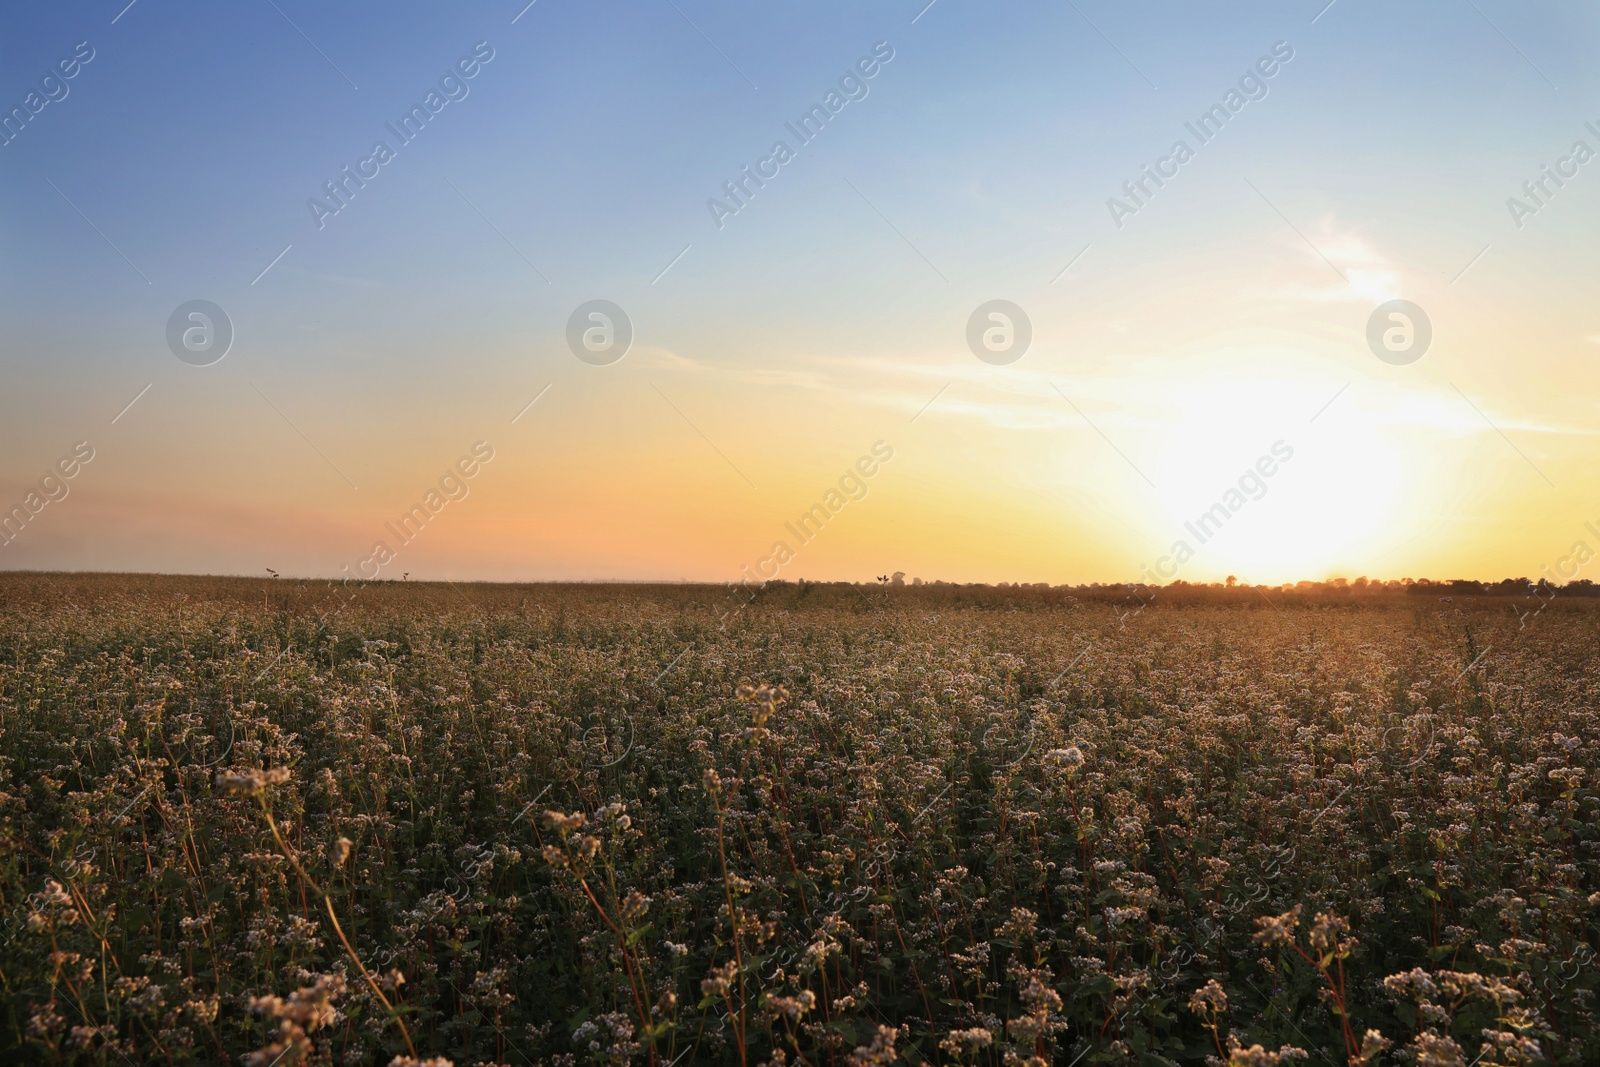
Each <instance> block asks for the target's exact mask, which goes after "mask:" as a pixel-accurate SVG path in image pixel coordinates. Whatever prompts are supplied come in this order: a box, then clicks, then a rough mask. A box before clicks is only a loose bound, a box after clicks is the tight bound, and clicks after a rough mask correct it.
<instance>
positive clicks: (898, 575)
mask: <svg viewBox="0 0 1600 1067" xmlns="http://www.w3.org/2000/svg"><path fill="white" fill-rule="evenodd" d="M889 584H890V585H892V586H894V587H896V588H899V587H900V586H902V585H905V584H906V572H905V571H895V572H894V577H893V578H890V579H889Z"/></svg>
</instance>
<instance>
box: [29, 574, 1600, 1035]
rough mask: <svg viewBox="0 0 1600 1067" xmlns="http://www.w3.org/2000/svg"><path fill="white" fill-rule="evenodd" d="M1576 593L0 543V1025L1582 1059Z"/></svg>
mask: <svg viewBox="0 0 1600 1067" xmlns="http://www.w3.org/2000/svg"><path fill="white" fill-rule="evenodd" d="M1141 603H1144V604H1145V606H1143V607H1142V609H1141V607H1140V605H1141ZM1597 609H1600V602H1597V601H1595V600H1584V599H1577V598H1571V599H1568V598H1562V597H1556V598H1554V599H1552V600H1551V601H1550V602H1549V604H1548V606H1545V607H1544V610H1542V611H1539V612H1537V613H1527V612H1522V613H1520V614H1519V611H1518V610H1516V609H1514V607H1513V606H1512V605H1509V604H1507V603H1505V602H1504V601H1497V600H1495V599H1493V598H1470V599H1469V598H1463V597H1459V596H1457V597H1453V598H1451V599H1450V600H1449V601H1443V600H1440V599H1439V598H1436V597H1432V596H1428V597H1418V596H1409V597H1408V596H1405V595H1401V594H1394V593H1387V592H1385V593H1379V594H1371V595H1367V596H1361V597H1358V596H1355V595H1353V594H1350V593H1348V592H1343V591H1340V592H1329V591H1318V592H1315V593H1301V594H1296V593H1294V592H1286V591H1282V590H1274V591H1271V592H1270V593H1269V592H1264V591H1261V590H1248V589H1239V590H1210V591H1208V590H1194V589H1190V590H1170V591H1169V590H1163V591H1161V592H1160V594H1159V595H1157V596H1155V597H1154V598H1153V599H1150V598H1148V597H1146V598H1145V601H1143V602H1141V601H1138V600H1134V599H1133V598H1132V597H1130V596H1129V595H1127V594H1126V593H1123V592H1119V591H1117V590H1114V589H1093V590H1089V589H1081V590H1069V589H1045V588H1042V587H1035V588H990V587H974V586H944V585H941V586H934V587H927V586H924V587H920V588H914V589H913V588H879V587H866V586H850V585H799V586H796V585H781V586H769V587H768V588H766V589H765V590H763V591H761V592H760V593H759V594H758V595H756V596H755V598H754V599H753V600H751V601H749V602H748V603H744V602H743V600H742V598H741V599H740V600H730V599H729V598H728V597H727V596H726V594H725V593H724V591H723V590H721V589H718V588H714V587H709V586H606V585H594V586H575V585H566V586H555V585H546V586H510V585H504V586H489V585H449V584H441V585H432V584H429V585H418V584H401V583H384V584H376V585H368V586H365V587H362V588H356V587H355V586H351V587H349V588H348V589H334V588H330V587H329V586H328V585H327V584H326V583H314V582H299V581H289V580H280V581H265V582H264V581H256V580H247V579H200V578H195V579H187V578H134V577H113V576H66V575H49V576H45V575H26V574H13V575H9V576H5V577H0V909H3V914H0V918H3V926H0V991H3V1004H4V1009H3V1018H0V1061H4V1062H6V1063H39V1064H56V1063H60V1064H69V1063H70V1064H90V1063H93V1064H110V1065H116V1064H126V1063H132V1064H145V1063H211V1064H223V1063H232V1064H237V1063H245V1064H249V1065H251V1067H270V1065H278V1064H282V1065H288V1064H295V1063H301V1062H309V1063H316V1064H380V1065H388V1064H390V1063H394V1062H398V1063H401V1064H415V1063H425V1064H442V1063H444V1062H446V1061H448V1062H449V1063H452V1064H455V1065H458V1067H466V1065H476V1064H484V1065H488V1064H508V1065H523V1064H552V1065H557V1064H559V1065H578V1064H591V1063H594V1064H616V1065H623V1064H637V1065H645V1064H649V1065H652V1067H668V1065H671V1064H690V1063H717V1064H724V1065H733V1064H737V1065H739V1067H756V1065H768V1064H770V1065H784V1064H805V1065H811V1067H856V1065H865V1064H887V1063H891V1062H898V1061H901V1060H904V1061H906V1062H909V1063H913V1064H914V1063H921V1062H933V1063H952V1064H953V1063H966V1064H994V1065H999V1064H1005V1065H1022V1064H1029V1065H1034V1064H1039V1065H1043V1064H1055V1065H1061V1067H1067V1065H1072V1064H1084V1065H1087V1064H1102V1063H1128V1064H1169V1063H1206V1062H1209V1063H1234V1064H1273V1063H1279V1062H1284V1063H1287V1062H1290V1061H1297V1062H1298V1061H1304V1062H1306V1063H1309V1064H1316V1063H1326V1064H1345V1063H1362V1064H1398V1063H1415V1064H1431V1065H1449V1064H1454V1065H1459V1067H1466V1065H1468V1064H1476V1065H1484V1067H1488V1065H1491V1064H1522V1063H1546V1062H1548V1063H1558V1064H1579V1063H1595V1062H1600V1018H1597V1015H1596V1003H1595V996H1596V990H1597V988H1600V968H1597V967H1596V963H1597V962H1600V952H1597V947H1600V794H1597V792H1596V782H1595V771H1596V768H1597V766H1600V715H1597V711H1600V640H1597V638H1600V614H1597V613H1596V611H1597Z"/></svg>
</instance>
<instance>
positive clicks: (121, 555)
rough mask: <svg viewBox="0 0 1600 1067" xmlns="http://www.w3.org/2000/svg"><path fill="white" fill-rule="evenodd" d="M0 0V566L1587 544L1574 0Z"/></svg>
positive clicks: (1555, 554) (880, 557)
mask: <svg viewBox="0 0 1600 1067" xmlns="http://www.w3.org/2000/svg"><path fill="white" fill-rule="evenodd" d="M525 5H526V6H525ZM0 28H3V31H4V32H0V113H3V114H4V116H6V118H7V121H6V123H0V127H3V129H4V133H3V134H0V140H3V141H4V143H3V144H0V248H3V249H4V250H5V251H4V253H3V254H0V324H3V326H0V518H5V517H6V516H9V517H10V519H9V521H10V525H8V526H7V525H0V530H3V531H4V533H3V534H0V538H3V541H4V543H0V569H61V570H101V571H107V570H114V571H160V572H183V573H225V574H264V573H265V572H266V571H267V569H268V568H270V569H272V570H273V571H276V572H278V573H282V574H286V575H304V576H328V577H336V576H340V575H352V574H353V575H358V576H360V577H365V578H373V577H378V578H383V579H390V578H400V577H402V576H405V575H409V576H410V577H411V578H412V579H419V578H426V579H438V578H450V579H452V580H551V579H585V580H588V579H622V580H651V579H666V580H679V579H685V580H692V581H714V582H724V581H740V580H742V579H746V578H755V579H758V580H759V579H761V578H783V579H787V580H791V581H792V580H796V579H800V578H807V579H812V580H861V581H870V580H872V579H873V578H874V577H875V576H877V575H879V574H886V573H892V572H895V571H902V572H904V573H905V574H906V576H907V578H908V580H909V579H910V578H912V577H920V578H923V579H924V580H934V579H943V580H947V581H963V582H972V581H977V582H998V581H1024V582H1041V581H1042V582H1050V583H1052V584H1057V583H1080V582H1124V581H1135V580H1152V579H1159V580H1163V581H1166V580H1174V579H1182V580H1187V581H1215V580H1219V579H1221V578H1223V577H1224V576H1226V575H1230V574H1231V575H1237V576H1238V577H1239V579H1240V580H1242V581H1249V582H1271V583H1278V582H1284V581H1294V580H1299V579H1322V578H1328V577H1338V576H1342V577H1348V578H1354V577H1357V576H1359V575H1369V576H1372V577H1383V578H1400V577H1433V578H1451V577H1478V578H1496V579H1498V578H1501V577H1507V576H1531V577H1538V576H1541V575H1548V576H1550V577H1552V578H1555V579H1556V580H1565V579H1570V578H1574V577H1589V578H1597V577H1600V575H1597V574H1596V573H1594V572H1600V561H1597V562H1595V563H1589V562H1588V553H1578V552H1576V551H1575V550H1576V546H1577V545H1579V544H1580V543H1581V544H1584V545H1585V546H1590V545H1592V546H1595V549H1596V550H1600V465H1597V464H1596V463H1595V460H1596V458H1597V456H1600V436H1597V433H1600V301H1596V299H1595V297H1594V294H1595V293H1596V291H1597V289H1600V258H1597V257H1596V256H1595V254H1594V250H1595V248H1596V247H1597V239H1600V211H1597V208H1600V158H1595V159H1591V158H1590V156H1591V155H1594V154H1595V153H1600V71H1597V69H1596V67H1595V64H1594V63H1593V58H1594V56H1595V55H1596V54H1597V52H1596V49H1597V45H1600V10H1596V8H1595V6H1594V5H1593V4H1584V3H1578V2H1567V3H1544V2H1533V3H1520V4H1519V3H1513V2H1511V0H1449V2H1445V0H1439V2H1431V0H1429V2H1419V3H1411V4H1406V5H1394V4H1380V3H1377V2H1375V0H1335V2H1334V3H1332V4H1331V5H1329V4H1327V0H1311V2H1309V3H1301V2H1298V0H1297V2H1293V3H1285V2H1277V3H1265V2H1260V3H1207V4H1194V3H1177V2H1164V3H1146V4H1140V5H1130V4H1117V3H1111V2H1109V0H1049V2H1045V0H1039V2H1034V0H1026V2H1023V0H1017V2H991V3H982V4H980V3H977V2H975V0H935V2H934V3H932V4H928V3H927V0H909V2H901V0H894V2H868V3H862V2H860V0H854V2H844V0H838V2H835V0H807V2H805V3H761V4H750V3H744V4H739V3H732V2H724V0H613V2H607V3H596V2H578V0H536V2H535V3H532V4H527V3H526V0H508V2H505V3H502V2H500V0H495V2H492V3H489V2H486V3H476V2H474V3H463V4H458V5H435V4H392V3H391V4H376V3H359V2H353V3H345V4H339V5H326V4H311V3H308V2H305V0H244V2H242V3H239V4H230V5H214V4H200V3H184V2H180V0H135V2H134V3H133V4H131V5H129V4H127V3H126V0H113V2H111V3H98V2H96V3H66V4H52V5H43V4H34V5H22V6H17V5H12V6H10V7H8V8H7V10H6V11H5V12H4V13H3V14H0ZM68 72H70V77H69V76H67V75H68ZM430 93H431V94H432V96H430V95H429V94H430ZM1230 94H1231V95H1230ZM414 109H415V110H414ZM814 109H815V110H814ZM807 115H811V116H813V117H812V119H811V125H809V126H802V125H801V120H802V117H803V116H807ZM406 116H411V118H410V125H409V126H402V121H403V119H405V117H406ZM1202 116H1209V117H1210V119H1209V122H1210V124H1209V125H1202ZM1591 127H1592V128H1591ZM802 135H804V136H802ZM779 142H782V144H783V148H782V149H781V150H779V149H778V148H777V145H778V143H779ZM1579 142H1582V148H1581V149H1580V147H1579ZM380 143H381V144H382V146H383V147H382V148H381V149H380V148H379V147H378V146H379V145H380ZM1180 143H1181V144H1182V148H1181V149H1180V148H1179V145H1180ZM1547 168H1548V169H1547ZM1552 173H1554V174H1558V175H1565V177H1560V178H1559V184H1558V182H1557V179H1553V178H1551V177H1549V175H1550V174H1552ZM1150 174H1155V175H1156V176H1157V178H1159V184H1158V183H1157V178H1152V177H1148V176H1147V175H1150ZM1163 174H1164V175H1165V177H1161V175H1163ZM352 175H353V177H351V176H352ZM751 175H755V177H751ZM761 175H766V177H764V178H763V177H761ZM363 176H364V177H363ZM336 181H338V182H342V183H343V185H342V187H339V186H332V190H333V191H332V192H330V184H331V183H333V182H336ZM758 181H759V184H757V183H758ZM735 182H743V186H742V188H741V187H739V186H736V185H733V184H732V183H735ZM1541 183H1542V184H1541ZM730 190H731V191H730ZM195 301H205V302H207V303H205V304H202V305H196V304H194V303H193V302H195ZM594 301H605V302H607V303H606V304H604V305H594V304H593V302H594ZM994 301H1004V302H1006V303H1004V304H1001V305H996V304H993V303H992V302H994ZM1396 301H1402V302H1404V303H1395V302H1396ZM596 306H598V307H599V308H600V310H598V311H596V310H594V309H595V307H596ZM191 315H199V316H200V317H199V318H191V317H190V316H191ZM591 315H599V316H600V317H598V318H592V317H590V316H591ZM993 316H998V317H993ZM586 339H587V340H586ZM1024 342H1025V343H1024ZM86 456H91V457H92V458H88V459H85V458H84V457H86ZM68 471H71V476H70V477H69V476H68V475H67V472H68ZM18 509H20V510H18ZM1207 516H1209V517H1210V518H1209V520H1207V518H1206V517H1207ZM805 517H809V521H802V519H803V518H805ZM1596 555H1597V560H1600V551H1597V552H1596Z"/></svg>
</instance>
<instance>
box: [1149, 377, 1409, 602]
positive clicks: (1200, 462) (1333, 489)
mask: <svg viewBox="0 0 1600 1067" xmlns="http://www.w3.org/2000/svg"><path fill="white" fill-rule="evenodd" d="M1325 393H1326V390H1325V389H1324V388H1323V387H1321V386H1320V384H1319V385H1318V386H1311V385H1308V384H1305V383H1290V382H1282V381H1279V382H1259V381H1258V382H1247V383H1234V384H1232V385H1228V386H1217V387H1215V388H1214V389H1213V388H1207V389H1203V390H1197V391H1195V392H1194V393H1191V394H1190V395H1189V397H1188V399H1189V401H1190V402H1189V403H1187V404H1186V405H1185V406H1186V411H1187V413H1186V414H1185V415H1184V416H1182V417H1180V418H1178V419H1177V420H1175V421H1174V422H1173V424H1172V425H1171V426H1170V427H1169V428H1166V429H1164V431H1163V432H1162V437H1163V444H1162V447H1161V450H1160V452H1159V458H1158V460H1157V462H1156V465H1155V470H1154V471H1153V472H1152V476H1151V478H1152V481H1154V483H1155V485H1156V490H1157V494H1158V497H1159V499H1160V503H1161V506H1162V513H1163V518H1164V519H1165V521H1166V523H1167V525H1168V526H1169V527H1170V528H1171V529H1172V531H1173V536H1175V537H1176V538H1178V539H1179V540H1181V541H1183V542H1184V543H1186V544H1187V545H1188V546H1189V548H1190V549H1191V550H1192V553H1193V555H1192V558H1190V559H1189V560H1187V561H1186V562H1184V563H1183V564H1182V567H1181V573H1179V574H1175V575H1172V576H1170V577H1171V578H1183V579H1184V580H1186V581H1217V580H1220V579H1221V578H1222V577H1224V576H1226V575H1229V574H1234V575H1238V576H1239V578H1240V579H1241V580H1244V581H1250V582H1256V583H1263V582H1265V583H1278V582H1283V581H1294V580H1299V579H1308V578H1309V579H1320V578H1327V577H1335V576H1341V575H1343V576H1347V577H1353V576H1354V575H1353V574H1352V575H1346V574H1345V572H1346V571H1350V570H1357V569H1359V568H1360V567H1361V561H1363V560H1367V559H1371V558H1372V557H1373V555H1374V554H1375V553H1378V552H1380V551H1382V550H1383V549H1384V548H1385V547H1386V546H1387V544H1388V542H1389V540H1390V536H1391V534H1392V532H1393V530H1394V529H1395V528H1396V526H1397V525H1398V521H1399V513H1398V512H1399V509H1400V508H1401V507H1402V505H1403V503H1404V488H1405V486H1406V484H1407V472H1408V470H1409V466H1410V463H1409V459H1408V455H1407V452H1406V451H1405V450H1404V449H1403V448H1402V447H1401V445H1400V444H1399V442H1397V441H1396V440H1394V439H1393V438H1392V437H1391V436H1390V435H1389V434H1388V433H1386V432H1385V430H1384V428H1383V427H1382V425H1381V424H1379V423H1378V422H1377V420H1375V419H1368V418H1365V417H1364V413H1363V412H1362V411H1360V410H1359V404H1360V401H1359V398H1358V397H1346V396H1340V398H1339V402H1348V404H1349V405H1350V408H1351V409H1356V410H1346V411H1341V412H1340V417H1339V418H1338V419H1332V418H1329V419H1327V420H1326V421H1325V422H1324V419H1323V417H1322V416H1318V417H1317V418H1315V420H1313V419H1312V418H1311V417H1310V416H1312V415H1313V414H1314V413H1315V412H1316V411H1317V407H1318V405H1319V404H1320V403H1322V402H1324V401H1325V400H1326V399H1327V397H1326V395H1325ZM1169 569H1170V567H1169ZM1162 577H1167V576H1162Z"/></svg>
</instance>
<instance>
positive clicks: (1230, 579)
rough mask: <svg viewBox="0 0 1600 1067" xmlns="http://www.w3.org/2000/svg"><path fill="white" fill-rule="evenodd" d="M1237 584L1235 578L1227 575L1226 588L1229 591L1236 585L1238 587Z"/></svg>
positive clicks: (1237, 581) (1237, 580)
mask: <svg viewBox="0 0 1600 1067" xmlns="http://www.w3.org/2000/svg"><path fill="white" fill-rule="evenodd" d="M1238 584H1239V579H1237V578H1235V577H1234V576H1233V575H1231V574H1230V575H1228V588H1229V589H1232V588H1233V587H1234V586H1236V585H1238Z"/></svg>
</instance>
